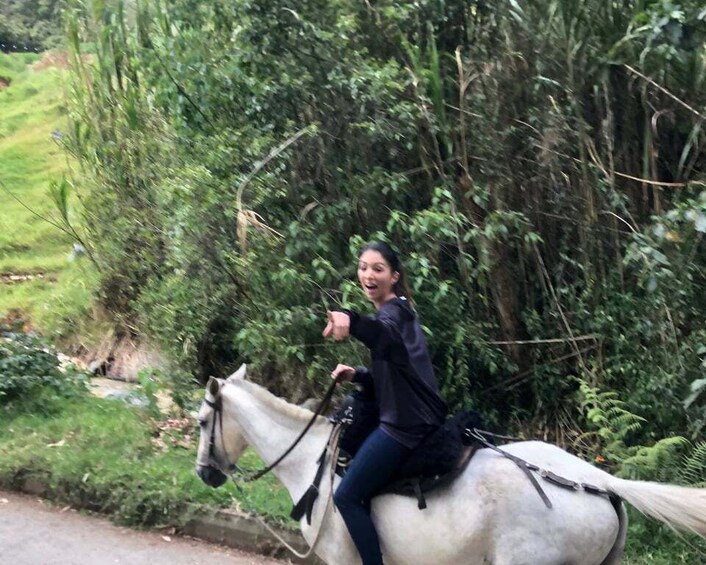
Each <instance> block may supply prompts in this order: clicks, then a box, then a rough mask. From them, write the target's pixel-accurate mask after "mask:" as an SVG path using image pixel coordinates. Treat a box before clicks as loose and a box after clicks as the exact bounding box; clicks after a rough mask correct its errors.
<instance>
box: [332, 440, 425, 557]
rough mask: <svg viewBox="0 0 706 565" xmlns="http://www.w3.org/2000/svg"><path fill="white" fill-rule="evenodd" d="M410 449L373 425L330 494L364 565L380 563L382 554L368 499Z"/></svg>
mask: <svg viewBox="0 0 706 565" xmlns="http://www.w3.org/2000/svg"><path fill="white" fill-rule="evenodd" d="M411 451H412V450H411V449H409V448H408V447H405V446H404V445H402V444H401V443H399V442H398V441H396V440H394V439H392V438H391V437H390V436H388V435H387V434H386V433H385V432H383V431H382V430H381V429H380V428H376V429H375V431H373V432H372V433H371V434H370V435H369V436H368V437H367V439H366V440H365V441H364V442H363V445H361V446H360V449H359V450H358V453H356V455H355V458H354V459H353V462H352V463H351V465H350V467H348V470H347V471H346V474H345V475H344V476H343V480H342V481H341V484H340V485H339V486H338V489H336V493H335V494H334V495H333V501H334V502H335V503H336V507H337V508H338V510H339V512H340V513H341V516H342V517H343V521H344V522H345V523H346V526H347V527H348V531H349V532H350V534H351V537H352V538H353V543H355V546H356V548H357V549H358V553H360V557H361V558H362V559H363V565H381V564H382V553H381V552H380V540H379V538H378V534H377V532H376V531H375V525H374V524H373V521H372V519H371V518H370V499H371V498H372V495H373V494H375V492H376V491H378V490H379V489H380V488H382V487H383V486H384V485H385V484H387V482H388V481H389V480H390V478H391V477H392V475H393V473H394V472H395V471H396V470H397V469H398V468H399V466H400V465H401V464H402V462H403V461H404V460H405V458H406V457H407V456H408V455H409V454H410V452H411Z"/></svg>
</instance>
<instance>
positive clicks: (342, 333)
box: [323, 311, 351, 341]
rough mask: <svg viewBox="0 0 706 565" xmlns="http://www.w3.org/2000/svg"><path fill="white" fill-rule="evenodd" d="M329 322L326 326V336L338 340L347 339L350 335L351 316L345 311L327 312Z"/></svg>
mask: <svg viewBox="0 0 706 565" xmlns="http://www.w3.org/2000/svg"><path fill="white" fill-rule="evenodd" d="M326 316H328V324H327V325H326V328H324V333H323V335H324V337H331V335H333V338H334V339H335V340H337V341H340V340H342V339H346V338H347V337H348V336H349V335H350V330H351V318H350V316H349V315H348V314H346V313H345V312H330V311H329V312H326Z"/></svg>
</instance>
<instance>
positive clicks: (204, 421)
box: [199, 420, 208, 428]
mask: <svg viewBox="0 0 706 565" xmlns="http://www.w3.org/2000/svg"><path fill="white" fill-rule="evenodd" d="M206 424H208V420H199V427H200V428H205V427H206Z"/></svg>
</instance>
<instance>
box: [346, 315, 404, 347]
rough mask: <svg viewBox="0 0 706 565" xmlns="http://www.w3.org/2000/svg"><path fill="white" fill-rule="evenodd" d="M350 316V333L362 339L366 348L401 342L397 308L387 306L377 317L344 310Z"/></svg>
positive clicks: (399, 319)
mask: <svg viewBox="0 0 706 565" xmlns="http://www.w3.org/2000/svg"><path fill="white" fill-rule="evenodd" d="M344 312H345V313H346V314H348V316H349V318H350V334H351V335H352V336H353V337H355V338H356V339H358V340H360V341H362V342H363V343H364V344H365V345H366V346H367V347H368V349H384V348H386V347H388V346H389V345H391V344H393V343H401V342H402V337H401V336H400V325H401V321H402V320H401V316H400V312H399V309H398V308H387V309H385V311H384V312H381V313H380V315H379V317H377V318H373V317H372V316H364V315H361V314H358V313H357V312H355V311H353V310H344Z"/></svg>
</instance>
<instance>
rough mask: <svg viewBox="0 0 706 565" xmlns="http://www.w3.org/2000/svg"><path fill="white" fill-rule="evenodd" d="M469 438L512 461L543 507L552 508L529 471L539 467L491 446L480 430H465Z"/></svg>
mask: <svg viewBox="0 0 706 565" xmlns="http://www.w3.org/2000/svg"><path fill="white" fill-rule="evenodd" d="M466 431H467V432H468V433H469V435H470V436H472V437H473V438H474V439H476V440H478V441H479V442H480V443H482V444H483V445H484V446H485V447H489V448H490V449H492V450H493V451H496V452H497V453H499V454H500V455H502V456H503V457H505V458H507V459H509V460H510V461H512V462H513V463H514V464H515V465H517V466H518V467H519V468H520V469H521V470H522V472H523V473H524V474H525V475H526V476H527V478H528V479H529V480H530V482H531V483H532V486H533V487H534V488H535V490H536V491H537V494H539V496H540V498H541V499H542V502H544V504H545V506H546V507H547V508H551V507H552V502H551V500H549V497H548V496H547V494H546V493H545V492H544V489H542V487H541V486H540V484H539V483H538V482H537V479H535V477H534V475H533V474H532V472H531V471H537V470H539V467H537V466H536V465H532V464H530V463H527V461H525V460H523V459H520V458H519V457H517V456H515V455H512V454H511V453H508V452H507V451H503V450H502V449H500V448H499V447H497V446H495V445H493V444H492V443H490V442H489V441H488V440H487V439H485V437H483V432H482V431H481V430H477V429H475V428H474V429H473V430H472V431H471V430H466Z"/></svg>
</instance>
